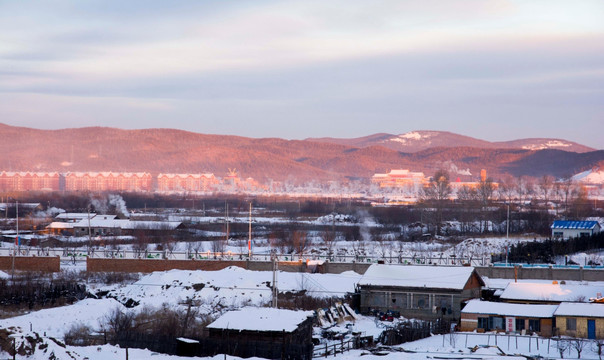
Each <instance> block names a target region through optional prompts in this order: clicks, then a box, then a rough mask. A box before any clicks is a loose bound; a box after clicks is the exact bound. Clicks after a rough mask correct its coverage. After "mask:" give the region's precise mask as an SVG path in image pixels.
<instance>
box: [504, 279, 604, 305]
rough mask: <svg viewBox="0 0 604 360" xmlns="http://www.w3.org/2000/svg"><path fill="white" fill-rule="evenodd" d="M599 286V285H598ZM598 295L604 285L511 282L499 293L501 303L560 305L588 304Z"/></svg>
mask: <svg viewBox="0 0 604 360" xmlns="http://www.w3.org/2000/svg"><path fill="white" fill-rule="evenodd" d="M599 284H601V283H599ZM598 293H600V294H601V293H604V285H598V283H593V284H566V283H564V281H560V283H558V281H553V282H552V283H536V282H534V283H530V282H518V283H515V282H511V283H509V284H508V286H506V288H505V289H504V290H503V292H502V293H501V296H500V297H499V298H500V299H501V301H504V302H511V303H523V304H560V303H561V302H588V301H589V299H590V298H593V297H596V296H597V295H598Z"/></svg>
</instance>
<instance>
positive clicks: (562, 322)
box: [556, 305, 604, 339]
mask: <svg viewBox="0 0 604 360" xmlns="http://www.w3.org/2000/svg"><path fill="white" fill-rule="evenodd" d="M603 306H604V305H603ZM566 318H567V317H566V316H556V328H558V331H559V332H560V335H562V336H564V335H566V336H572V337H579V338H587V320H595V321H596V338H597V339H604V318H588V317H574V318H575V319H577V330H574V331H573V330H566Z"/></svg>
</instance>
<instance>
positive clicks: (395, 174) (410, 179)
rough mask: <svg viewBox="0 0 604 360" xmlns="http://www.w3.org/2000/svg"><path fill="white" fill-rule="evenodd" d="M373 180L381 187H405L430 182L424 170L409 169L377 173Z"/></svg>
mask: <svg viewBox="0 0 604 360" xmlns="http://www.w3.org/2000/svg"><path fill="white" fill-rule="evenodd" d="M371 182H372V183H374V184H377V185H378V186H379V187H380V188H403V187H415V186H423V185H424V184H426V183H427V182H428V178H426V176H425V175H424V173H423V172H414V171H409V170H407V169H401V170H390V172H389V173H386V174H375V175H373V177H372V178H371Z"/></svg>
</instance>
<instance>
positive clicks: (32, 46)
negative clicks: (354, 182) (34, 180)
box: [0, 0, 604, 149]
mask: <svg viewBox="0 0 604 360" xmlns="http://www.w3.org/2000/svg"><path fill="white" fill-rule="evenodd" d="M0 122H3V123H7V124H11V125H20V126H27V127H36V128H46V129H56V128H66V127H82V126H96V125H100V126H111V127H120V128H150V127H166V128H179V129H185V130H191V131H195V132H202V133H216V134H233V135H242V136H251V137H283V138H297V139H299V138H305V137H311V136H313V137H317V136H334V137H356V136H364V135H369V134H372V133H376V132H389V133H395V134H398V133H403V132H407V131H410V130H422V129H433V130H447V131H452V132H456V133H461V134H464V135H469V136H474V137H479V138H483V139H486V140H491V141H495V140H510V139H516V138H524V137H557V138H566V139H568V140H574V141H577V142H580V143H583V144H585V145H588V146H592V147H595V148H599V149H602V148H604V141H603V140H602V135H603V134H604V2H603V1H601V0H594V1H566V0H559V1H555V0H554V1H552V0H543V1H538V0H533V1H504V0H494V1H484V0H465V1H458V0H455V1H450V0H443V1H432V0H422V1H400V0H396V1H387V0H386V1H355V0H342V1H324V0H316V1H313V0H303V1H246V2H227V1H215V2H211V1H205V2H199V1H190V2H186V1H124V2H122V1H120V2H118V1H86V2H84V1H49V2H29V1H14V2H0Z"/></svg>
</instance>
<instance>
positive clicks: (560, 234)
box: [554, 231, 564, 238]
mask: <svg viewBox="0 0 604 360" xmlns="http://www.w3.org/2000/svg"><path fill="white" fill-rule="evenodd" d="M562 236H564V234H563V233H562V231H554V237H555V238H561V237H562Z"/></svg>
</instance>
